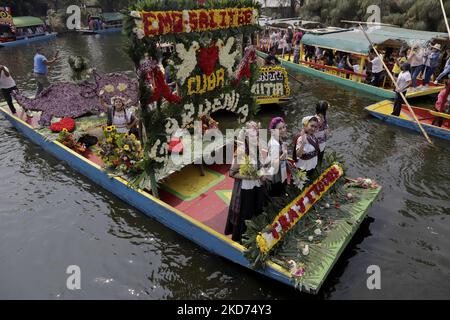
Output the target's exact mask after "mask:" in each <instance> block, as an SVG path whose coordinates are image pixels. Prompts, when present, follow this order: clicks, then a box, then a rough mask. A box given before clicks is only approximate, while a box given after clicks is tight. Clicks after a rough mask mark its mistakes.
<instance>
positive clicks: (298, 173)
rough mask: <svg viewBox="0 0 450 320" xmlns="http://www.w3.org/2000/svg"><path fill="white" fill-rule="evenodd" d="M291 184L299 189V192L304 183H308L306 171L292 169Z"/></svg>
mask: <svg viewBox="0 0 450 320" xmlns="http://www.w3.org/2000/svg"><path fill="white" fill-rule="evenodd" d="M291 172H292V183H293V184H294V185H295V186H296V187H297V188H299V189H300V190H303V188H304V187H305V185H306V183H307V182H308V180H309V179H308V177H307V176H306V171H304V170H302V169H298V168H295V167H294V168H292V169H291Z"/></svg>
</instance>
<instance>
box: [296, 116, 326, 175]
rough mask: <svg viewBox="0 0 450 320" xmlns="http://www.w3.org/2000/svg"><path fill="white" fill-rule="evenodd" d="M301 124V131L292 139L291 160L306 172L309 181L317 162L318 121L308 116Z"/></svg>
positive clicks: (318, 145) (318, 150)
mask: <svg viewBox="0 0 450 320" xmlns="http://www.w3.org/2000/svg"><path fill="white" fill-rule="evenodd" d="M302 124H303V129H302V131H301V132H300V134H298V135H297V136H296V137H295V138H294V152H293V159H294V161H295V166H296V167H297V168H298V169H302V170H304V171H306V173H307V175H308V178H309V179H311V178H312V177H313V175H314V171H315V170H316V168H317V165H318V162H319V154H320V144H319V141H318V140H317V138H316V136H315V134H316V132H317V130H318V128H319V120H318V119H317V118H316V117H312V116H309V117H305V118H303V120H302Z"/></svg>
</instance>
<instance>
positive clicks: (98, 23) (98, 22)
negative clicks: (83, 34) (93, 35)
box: [88, 17, 107, 30]
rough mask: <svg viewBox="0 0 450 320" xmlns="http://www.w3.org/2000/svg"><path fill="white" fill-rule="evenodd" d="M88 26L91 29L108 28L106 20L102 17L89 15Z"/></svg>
mask: <svg viewBox="0 0 450 320" xmlns="http://www.w3.org/2000/svg"><path fill="white" fill-rule="evenodd" d="M88 27H89V29H90V30H103V29H106V27H107V26H106V22H105V21H104V20H103V19H101V18H100V17H89V18H88Z"/></svg>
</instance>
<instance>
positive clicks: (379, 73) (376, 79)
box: [369, 49, 384, 87]
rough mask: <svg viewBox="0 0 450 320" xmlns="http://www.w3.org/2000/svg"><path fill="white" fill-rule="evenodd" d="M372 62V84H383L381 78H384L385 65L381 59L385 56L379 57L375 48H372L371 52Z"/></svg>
mask: <svg viewBox="0 0 450 320" xmlns="http://www.w3.org/2000/svg"><path fill="white" fill-rule="evenodd" d="M369 58H370V63H371V64H372V82H371V83H372V85H373V86H375V87H380V86H381V80H382V78H383V73H384V67H383V61H382V60H381V59H382V58H383V57H381V58H380V57H379V56H378V55H377V54H376V53H375V50H373V49H372V50H371V51H370V54H369Z"/></svg>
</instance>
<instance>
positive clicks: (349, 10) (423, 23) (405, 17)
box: [293, 0, 450, 32]
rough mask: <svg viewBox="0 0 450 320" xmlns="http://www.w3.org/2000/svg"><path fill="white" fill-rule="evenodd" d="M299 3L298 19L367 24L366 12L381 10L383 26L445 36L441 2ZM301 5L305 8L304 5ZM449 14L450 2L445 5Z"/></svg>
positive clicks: (365, 0) (353, 0) (325, 0)
mask: <svg viewBox="0 0 450 320" xmlns="http://www.w3.org/2000/svg"><path fill="white" fill-rule="evenodd" d="M293 1H296V2H297V4H299V5H298V6H297V15H298V16H300V17H301V18H303V19H307V20H314V21H320V22H322V23H325V24H327V25H333V26H342V25H343V24H342V23H341V20H357V21H367V19H368V18H369V16H370V14H368V13H367V8H368V7H369V6H371V5H378V6H379V7H380V8H381V22H382V23H388V24H394V25H398V26H400V27H404V28H408V29H417V30H428V31H441V32H445V31H446V27H445V23H444V17H443V14H442V10H441V5H440V2H439V0H309V1H298V0H293ZM301 3H302V4H301ZM444 4H445V9H446V11H447V14H449V13H450V2H449V1H444Z"/></svg>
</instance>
